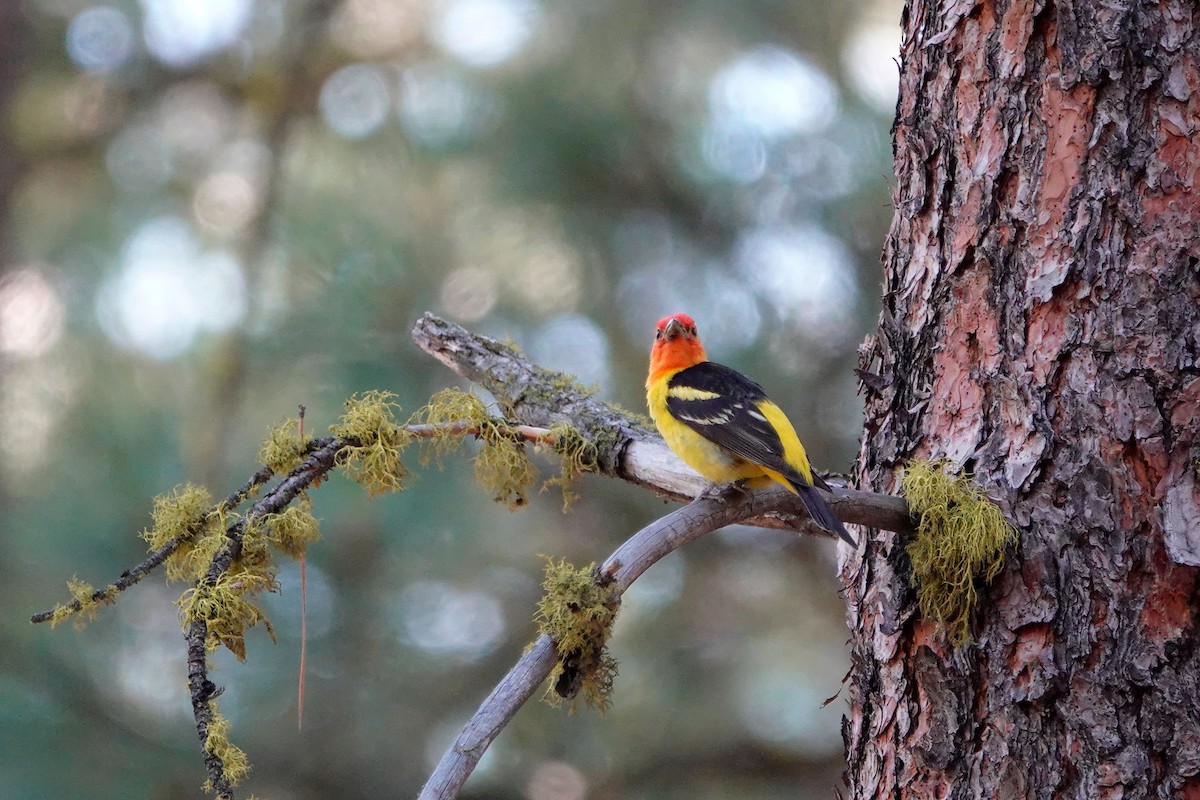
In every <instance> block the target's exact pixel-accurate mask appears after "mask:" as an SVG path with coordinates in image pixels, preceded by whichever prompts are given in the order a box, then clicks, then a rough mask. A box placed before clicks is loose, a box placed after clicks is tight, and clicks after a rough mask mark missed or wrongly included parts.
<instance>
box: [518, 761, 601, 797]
mask: <svg viewBox="0 0 1200 800" xmlns="http://www.w3.org/2000/svg"><path fill="white" fill-rule="evenodd" d="M587 788H588V784H587V779H586V778H584V776H583V773H582V772H580V771H579V770H578V769H576V768H575V767H573V766H571V765H570V764H567V763H566V762H564V761H543V762H542V763H541V764H538V765H537V766H536V767H534V769H533V774H531V775H530V776H529V785H528V786H527V787H526V788H525V796H526V797H528V798H529V800H583V798H584V797H586V796H587Z"/></svg>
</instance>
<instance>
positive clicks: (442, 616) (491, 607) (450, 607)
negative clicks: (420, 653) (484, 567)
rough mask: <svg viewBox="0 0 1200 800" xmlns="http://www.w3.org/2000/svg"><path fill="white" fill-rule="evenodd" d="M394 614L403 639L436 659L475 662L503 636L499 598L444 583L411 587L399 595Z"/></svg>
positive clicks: (428, 583) (431, 582) (418, 584)
mask: <svg viewBox="0 0 1200 800" xmlns="http://www.w3.org/2000/svg"><path fill="white" fill-rule="evenodd" d="M395 611H396V621H397V622H398V624H399V629H400V635H401V638H402V639H403V640H404V641H405V642H406V643H408V644H411V645H413V646H414V647H417V648H420V649H421V650H424V651H425V652H426V653H428V654H430V655H434V656H441V657H445V658H450V659H453V660H456V661H474V660H476V659H478V658H481V657H483V656H485V655H487V654H488V653H490V652H491V651H492V650H493V649H494V648H495V647H496V645H498V644H499V643H500V640H501V638H502V637H503V636H504V617H503V615H502V614H501V611H500V603H499V601H497V600H496V598H494V597H492V596H491V595H490V594H487V593H485V592H478V591H471V590H466V591H464V590H460V589H458V588H456V587H454V586H452V585H450V584H448V583H443V582H441V581H418V582H417V583H414V584H411V585H410V586H408V587H407V588H406V589H405V590H404V591H403V592H402V593H401V594H400V597H399V600H398V602H397V604H396V609H395Z"/></svg>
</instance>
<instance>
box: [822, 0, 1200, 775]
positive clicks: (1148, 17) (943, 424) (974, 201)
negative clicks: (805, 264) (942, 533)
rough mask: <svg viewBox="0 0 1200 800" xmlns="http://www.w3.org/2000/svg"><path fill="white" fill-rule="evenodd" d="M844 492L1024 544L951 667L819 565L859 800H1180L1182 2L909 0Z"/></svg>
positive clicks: (1188, 672)
mask: <svg viewBox="0 0 1200 800" xmlns="http://www.w3.org/2000/svg"><path fill="white" fill-rule="evenodd" d="M902 28H903V44H902V48H901V62H902V63H901V76H900V101H899V105H898V108H897V118H896V122H895V126H894V129H893V132H894V136H895V169H896V175H897V188H896V193H895V206H896V211H895V217H894V220H893V225H892V230H891V233H890V235H889V239H888V243H887V246H886V250H885V254H884V268H885V286H884V310H883V313H882V315H881V322H880V329H879V331H878V333H877V334H876V335H875V336H873V337H871V338H870V339H869V340H868V342H867V343H866V344H865V345H864V347H863V350H862V356H863V364H862V366H863V367H864V368H865V369H866V370H868V371H869V372H873V373H876V374H878V375H879V376H880V379H879V380H871V381H869V382H868V383H869V384H870V385H869V386H868V387H866V388H865V389H864V391H865V392H866V427H865V431H864V438H863V447H862V452H861V454H860V461H859V467H858V468H859V475H858V477H859V480H860V485H861V486H862V488H869V489H874V490H876V491H889V492H898V491H899V488H900V486H899V479H900V473H901V470H902V468H903V466H904V465H905V464H906V463H907V462H908V461H909V460H911V459H914V458H917V459H933V458H947V459H949V460H950V461H952V462H954V463H956V464H959V465H963V466H964V467H966V468H967V469H969V470H971V471H972V472H973V473H974V475H975V480H976V482H977V483H978V484H980V485H981V486H982V487H983V488H984V490H985V491H986V492H988V494H989V495H991V496H992V497H994V498H996V499H997V501H998V502H999V504H1000V506H1001V508H1002V509H1003V510H1004V511H1005V513H1006V515H1007V516H1008V518H1009V519H1010V520H1012V521H1013V523H1014V524H1015V525H1016V527H1017V528H1018V530H1019V533H1020V542H1019V544H1018V545H1017V547H1016V548H1015V549H1014V550H1013V551H1012V552H1010V553H1009V556H1008V559H1007V564H1006V567H1005V569H1004V571H1003V573H1002V574H1001V575H1000V577H998V578H997V579H996V580H995V581H994V582H993V583H992V585H991V586H990V588H989V589H988V590H987V591H985V592H984V593H983V594H982V596H981V600H980V603H979V606H978V608H977V612H976V614H975V620H974V623H973V626H972V635H973V637H974V642H973V644H970V645H967V646H965V647H963V648H959V649H957V650H956V649H954V648H952V647H951V646H950V645H949V644H948V643H947V639H946V637H945V635H944V633H943V632H941V631H939V630H938V628H937V626H936V625H934V624H933V623H931V622H929V621H927V620H923V619H921V618H920V616H919V614H917V613H916V612H915V609H914V595H913V591H912V588H911V580H910V576H909V572H908V567H907V563H906V558H905V554H904V541H903V537H901V536H898V535H895V534H891V533H886V532H876V533H874V534H873V536H872V538H871V540H870V542H869V543H868V544H867V546H866V547H865V548H860V551H859V552H858V553H857V554H855V555H853V556H851V557H850V558H849V559H848V560H847V562H846V563H845V564H844V572H843V578H844V580H845V581H846V585H847V590H848V598H849V609H850V611H849V620H850V626H851V629H852V635H853V640H852V647H853V650H852V673H851V680H850V685H851V691H850V715H849V716H848V718H847V719H846V720H845V725H844V731H843V734H844V738H845V743H846V752H847V762H848V768H847V783H848V786H849V794H850V796H852V797H855V798H883V797H889V798H893V797H894V798H910V797H914V798H915V797H921V798H925V797H940V798H944V797H952V798H965V797H989V798H990V797H999V798H1021V797H1028V798H1106V797H1111V798H1119V797H1125V798H1141V797H1155V798H1176V797H1182V798H1200V646H1198V643H1200V569H1198V568H1197V567H1198V565H1200V488H1198V485H1197V484H1198V482H1200V478H1198V472H1200V440H1198V437H1197V430H1198V427H1200V341H1198V340H1200V313H1198V311H1197V309H1198V308H1200V266H1198V264H1200V3H1197V2H1195V0H1158V1H1157V2H1156V1H1155V0H1059V2H1045V1H1043V2H1038V0H996V2H978V1H976V0H909V2H908V3H907V5H906V8H905V11H904V15H903V18H902Z"/></svg>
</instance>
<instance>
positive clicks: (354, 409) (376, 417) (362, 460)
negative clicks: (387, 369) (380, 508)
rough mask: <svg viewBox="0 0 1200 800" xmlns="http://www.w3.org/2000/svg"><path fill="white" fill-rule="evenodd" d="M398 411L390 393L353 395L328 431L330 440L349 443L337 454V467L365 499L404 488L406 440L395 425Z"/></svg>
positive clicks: (398, 408) (397, 406)
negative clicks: (334, 439)
mask: <svg viewBox="0 0 1200 800" xmlns="http://www.w3.org/2000/svg"><path fill="white" fill-rule="evenodd" d="M399 410H400V406H399V405H397V404H396V402H395V395H393V394H392V393H391V392H381V391H370V392H367V393H365V394H363V395H362V396H361V397H360V396H359V395H357V394H356V395H354V396H352V397H351V398H350V399H349V400H347V401H346V413H345V414H343V415H342V420H341V422H339V423H337V424H336V425H332V426H330V428H329V430H330V432H332V433H333V435H334V436H338V437H341V438H343V439H346V440H348V441H350V442H352V443H353V444H350V445H348V446H346V447H345V448H344V449H343V450H342V451H341V452H340V453H339V454H338V463H339V464H340V466H341V467H342V468H343V469H344V470H345V471H346V474H347V475H349V476H350V478H351V480H354V481H356V482H357V483H359V484H361V485H362V486H363V488H365V489H366V490H367V496H369V497H374V496H376V495H380V494H384V493H386V492H395V491H399V490H401V489H403V488H404V478H405V477H406V476H407V475H408V469H407V468H406V467H405V466H404V463H403V462H402V461H401V460H400V454H401V452H402V451H403V450H404V447H405V446H406V445H407V444H408V442H409V439H410V437H409V435H408V434H407V433H405V431H404V430H403V429H402V428H401V427H399V426H398V425H397V424H396V418H395V412H398V411H399ZM314 485H315V482H314Z"/></svg>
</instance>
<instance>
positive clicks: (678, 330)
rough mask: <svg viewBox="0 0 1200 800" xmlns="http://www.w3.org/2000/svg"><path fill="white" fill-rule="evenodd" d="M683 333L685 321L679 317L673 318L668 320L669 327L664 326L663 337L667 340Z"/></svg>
mask: <svg viewBox="0 0 1200 800" xmlns="http://www.w3.org/2000/svg"><path fill="white" fill-rule="evenodd" d="M683 333H684V328H683V323H682V322H680V321H679V320H677V319H671V320H670V321H669V322H667V327H665V328H663V338H665V339H667V340H671V339H675V338H677V337H679V336H682V335H683Z"/></svg>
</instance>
